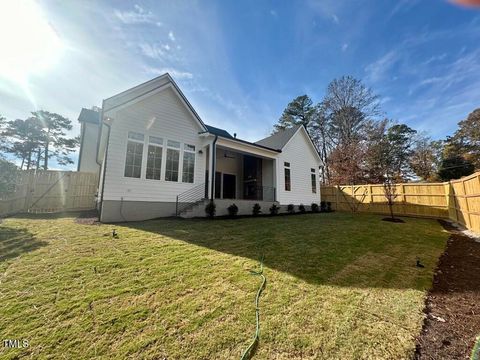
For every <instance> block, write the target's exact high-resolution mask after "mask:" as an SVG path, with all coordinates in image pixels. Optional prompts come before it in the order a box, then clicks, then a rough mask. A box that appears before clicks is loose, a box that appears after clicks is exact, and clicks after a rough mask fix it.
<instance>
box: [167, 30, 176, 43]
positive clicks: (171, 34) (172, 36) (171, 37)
mask: <svg viewBox="0 0 480 360" xmlns="http://www.w3.org/2000/svg"><path fill="white" fill-rule="evenodd" d="M168 38H169V39H170V40H171V41H175V35H173V31H172V30H170V32H169V33H168Z"/></svg>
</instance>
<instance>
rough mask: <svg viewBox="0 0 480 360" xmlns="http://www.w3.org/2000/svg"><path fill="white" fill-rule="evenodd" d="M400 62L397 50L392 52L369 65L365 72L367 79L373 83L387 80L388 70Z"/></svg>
mask: <svg viewBox="0 0 480 360" xmlns="http://www.w3.org/2000/svg"><path fill="white" fill-rule="evenodd" d="M398 60H399V53H398V51H396V50H390V51H389V52H387V53H386V54H385V55H383V56H382V57H381V58H379V59H378V60H377V61H375V62H373V63H371V64H369V65H367V66H366V67H365V71H366V72H367V78H368V80H370V81H371V82H378V81H381V80H383V79H384V78H385V76H386V75H387V73H388V70H390V69H391V67H392V66H393V65H394V64H395V63H396V62H397V61H398Z"/></svg>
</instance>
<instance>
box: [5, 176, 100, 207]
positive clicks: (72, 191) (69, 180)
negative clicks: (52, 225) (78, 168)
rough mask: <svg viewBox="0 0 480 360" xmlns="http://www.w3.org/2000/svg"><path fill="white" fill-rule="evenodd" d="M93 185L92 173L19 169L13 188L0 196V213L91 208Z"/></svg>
mask: <svg viewBox="0 0 480 360" xmlns="http://www.w3.org/2000/svg"><path fill="white" fill-rule="evenodd" d="M97 186H98V176H97V174H95V173H86V172H74V171H55V170H27V171H19V173H18V176H17V179H16V181H15V189H14V191H12V192H10V193H6V194H2V195H0V216H7V215H14V214H17V213H54V212H61V211H74V210H91V209H95V206H96V192H97Z"/></svg>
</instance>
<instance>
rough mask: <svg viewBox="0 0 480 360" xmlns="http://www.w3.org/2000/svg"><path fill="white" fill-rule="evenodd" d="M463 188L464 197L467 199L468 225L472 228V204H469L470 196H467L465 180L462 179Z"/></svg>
mask: <svg viewBox="0 0 480 360" xmlns="http://www.w3.org/2000/svg"><path fill="white" fill-rule="evenodd" d="M462 188H463V198H464V199H465V207H466V208H467V216H466V223H467V224H466V225H467V228H468V229H471V228H472V220H471V219H470V206H469V205H468V197H467V190H466V188H465V180H462Z"/></svg>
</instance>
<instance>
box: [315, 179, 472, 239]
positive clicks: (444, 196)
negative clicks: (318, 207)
mask: <svg viewBox="0 0 480 360" xmlns="http://www.w3.org/2000/svg"><path fill="white" fill-rule="evenodd" d="M320 194H321V200H322V201H329V202H331V203H332V208H333V209H334V210H338V211H354V212H355V211H359V212H371V213H378V214H388V213H389V208H388V204H387V201H386V198H385V195H384V189H383V185H381V184H375V185H339V186H322V187H321V192H320ZM396 194H397V197H396V199H395V201H394V206H393V211H394V212H395V214H397V215H411V216H421V217H433V218H445V219H451V220H453V221H456V222H458V223H460V224H462V225H464V226H465V227H466V228H468V229H470V230H473V231H476V232H480V172H477V173H475V174H472V175H470V176H467V177H464V178H461V179H459V180H452V181H449V182H444V183H404V184H397V185H396Z"/></svg>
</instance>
